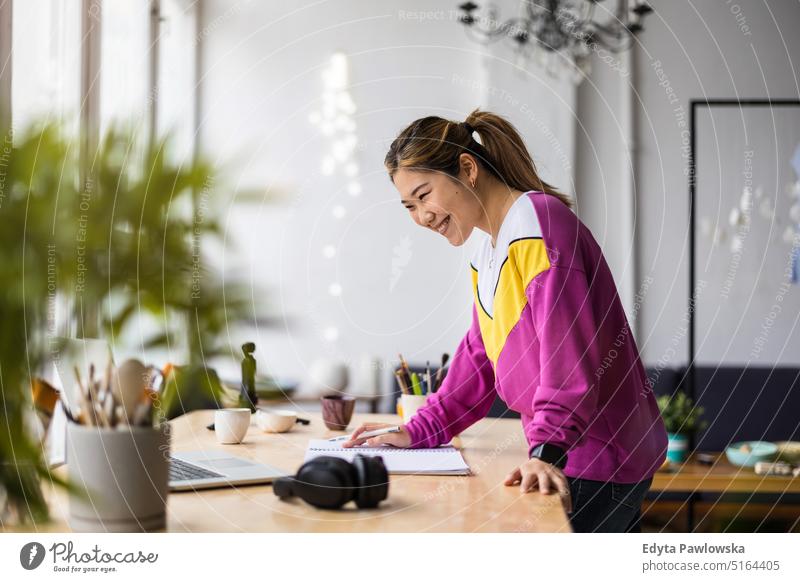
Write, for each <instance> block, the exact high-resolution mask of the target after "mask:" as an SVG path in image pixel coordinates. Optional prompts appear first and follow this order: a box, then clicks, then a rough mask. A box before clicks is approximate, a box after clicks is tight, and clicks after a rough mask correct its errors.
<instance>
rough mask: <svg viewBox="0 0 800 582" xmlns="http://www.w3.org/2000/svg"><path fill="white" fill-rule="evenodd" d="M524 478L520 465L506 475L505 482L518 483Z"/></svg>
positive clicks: (508, 483) (507, 483) (509, 483)
mask: <svg viewBox="0 0 800 582" xmlns="http://www.w3.org/2000/svg"><path fill="white" fill-rule="evenodd" d="M521 480H522V473H521V472H520V470H519V467H517V468H516V469H514V470H513V471H511V472H510V473H509V474H508V476H507V477H506V480H505V484H506V485H516V484H517V483H519V482H520V481H521Z"/></svg>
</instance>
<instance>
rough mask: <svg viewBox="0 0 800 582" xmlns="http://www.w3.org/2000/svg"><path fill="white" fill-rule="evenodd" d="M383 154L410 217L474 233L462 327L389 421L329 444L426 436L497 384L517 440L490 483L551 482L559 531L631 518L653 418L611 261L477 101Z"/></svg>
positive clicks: (417, 128)
mask: <svg viewBox="0 0 800 582" xmlns="http://www.w3.org/2000/svg"><path fill="white" fill-rule="evenodd" d="M476 136H477V138H478V139H477V140H476ZM478 140H479V141H478ZM385 164H386V168H387V170H388V172H389V176H390V178H391V180H392V182H393V183H394V185H395V187H396V188H397V190H398V191H399V192H400V196H401V200H402V202H403V204H404V206H405V207H406V208H407V209H408V211H409V213H410V215H411V218H412V219H413V220H414V221H415V222H416V223H417V224H418V225H419V226H422V227H424V228H430V229H432V230H434V231H436V232H437V233H439V234H441V235H442V236H443V237H445V238H446V239H447V241H448V242H449V243H450V244H452V245H455V246H458V245H461V244H463V243H464V241H465V240H466V239H467V238H468V237H469V236H470V234H471V233H472V231H473V229H477V230H478V232H479V233H480V236H482V240H481V244H480V247H479V249H478V250H477V252H476V253H475V255H474V256H473V257H472V261H471V265H470V267H471V273H472V288H473V295H474V299H475V301H474V305H473V308H472V325H471V327H470V328H469V331H467V334H466V335H465V336H464V338H463V339H462V340H461V342H460V344H459V346H458V348H457V350H456V351H455V354H454V357H453V360H452V363H451V365H450V368H449V372H448V374H447V375H446V377H445V379H444V381H443V382H442V385H441V388H440V389H439V390H438V391H437V392H436V393H435V394H432V395H431V396H430V397H429V398H428V401H427V404H426V406H425V407H423V408H422V409H420V410H419V412H418V413H417V414H416V415H415V416H414V417H413V418H412V419H411V420H410V421H409V422H408V423H407V424H405V425H404V426H402V427H401V432H399V433H394V434H386V435H382V436H378V437H373V438H370V439H365V438H363V437H360V436H359V435H360V434H361V433H362V432H364V431H365V430H371V429H374V428H378V427H380V426H385V425H382V424H365V425H363V426H361V427H359V428H358V429H357V430H356V431H355V432H354V433H353V435H352V437H351V438H350V440H348V441H347V443H346V444H345V446H348V447H350V446H357V445H360V444H362V443H364V442H366V443H367V444H368V445H377V444H382V443H386V444H390V445H394V446H398V447H435V446H438V445H441V444H443V443H447V442H449V441H450V439H451V438H452V437H453V436H455V435H457V434H459V433H460V432H461V431H463V430H464V429H466V428H467V427H469V426H470V425H471V424H473V423H474V422H476V421H477V420H479V419H481V418H483V417H484V416H485V415H486V414H487V413H488V412H489V408H490V407H491V405H492V402H493V401H494V399H495V395H499V396H500V397H501V398H502V399H503V400H504V401H505V403H506V404H507V405H508V407H509V408H510V409H512V410H515V411H517V412H519V413H520V416H521V418H522V427H523V430H524V432H525V436H526V438H527V441H528V443H529V445H530V448H529V458H528V459H527V460H523V461H521V463H520V465H519V466H518V467H516V468H514V469H513V470H512V471H511V472H510V474H509V475H508V477H507V478H506V481H505V484H506V485H516V484H519V486H520V488H521V490H522V491H523V492H527V491H531V490H533V489H534V488H537V487H538V489H539V490H540V491H541V492H542V493H545V494H547V493H549V492H550V491H551V490H552V489H554V490H555V491H556V492H558V493H559V494H560V495H561V496H562V499H563V501H564V505H565V508H566V510H567V511H568V513H569V516H570V522H571V525H572V527H573V529H574V530H575V531H637V530H638V519H639V508H640V506H641V503H642V500H643V498H644V495H645V493H646V492H647V490H648V488H649V487H650V483H651V481H652V476H653V473H654V472H655V471H656V469H658V467H659V466H660V465H661V463H662V461H663V460H664V456H665V452H666V446H667V437H666V432H665V430H664V425H663V423H662V421H661V416H660V415H659V412H658V407H657V405H656V402H655V398H654V396H653V394H652V392H651V390H650V389H649V387H648V382H647V378H646V376H645V373H644V368H643V366H642V363H641V360H640V359H639V353H638V350H637V347H636V344H635V342H634V338H633V336H632V334H631V330H630V328H629V326H628V321H627V318H626V316H625V312H624V310H623V308H622V304H621V303H620V300H619V296H618V294H617V289H616V286H615V284H614V280H613V278H612V276H611V272H610V271H609V268H608V265H607V264H606V261H605V259H604V258H603V254H602V252H601V250H600V248H599V246H598V245H597V243H596V241H595V240H594V238H593V237H592V235H591V233H590V232H589V230H588V229H587V228H586V226H585V225H584V224H583V223H581V221H580V220H578V218H577V216H576V215H575V214H574V213H573V212H572V211H571V203H570V200H569V199H568V198H567V197H566V196H565V195H563V194H561V193H559V192H557V191H556V190H555V189H554V188H553V187H552V186H550V185H549V184H547V183H546V182H544V181H543V180H542V179H541V178H539V175H538V174H537V172H536V168H535V166H534V163H533V161H532V159H531V156H530V154H529V153H528V152H527V150H526V148H525V144H524V143H523V141H522V138H521V137H520V135H519V133H518V132H517V131H516V130H515V129H514V127H513V126H512V125H511V124H510V123H509V122H508V121H506V120H505V119H503V118H501V117H499V116H497V115H495V114H492V113H488V112H483V111H477V110H476V111H474V112H472V114H470V115H469V117H468V118H467V120H466V121H465V122H462V123H458V122H454V121H448V120H446V119H442V118H439V117H425V118H423V119H419V120H417V121H415V122H414V123H412V124H411V125H410V126H408V127H407V128H406V129H405V130H403V132H402V133H401V134H400V135H399V136H398V137H397V139H396V140H395V141H394V142H393V143H392V145H391V147H390V148H389V152H388V154H387V155H386V161H385Z"/></svg>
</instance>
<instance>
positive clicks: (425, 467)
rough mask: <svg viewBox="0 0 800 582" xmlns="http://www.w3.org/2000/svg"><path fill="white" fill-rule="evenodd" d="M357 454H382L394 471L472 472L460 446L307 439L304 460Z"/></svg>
mask: <svg viewBox="0 0 800 582" xmlns="http://www.w3.org/2000/svg"><path fill="white" fill-rule="evenodd" d="M358 454H362V455H368V456H371V457H383V463H384V464H385V465H386V470H387V471H389V473H393V474H395V475H469V473H470V471H469V465H467V463H466V462H465V461H464V457H462V456H461V453H460V452H459V451H458V449H456V448H454V447H450V446H444V447H436V448H434V449H400V448H397V447H392V446H389V445H384V446H380V447H365V446H361V447H353V448H349V449H345V448H343V447H342V446H341V445H340V444H339V443H337V442H331V441H328V440H318V439H312V440H311V441H309V443H308V449H306V458H305V460H306V461H309V460H311V459H313V458H315V457H321V456H332V457H339V458H342V459H345V460H347V461H352V460H353V457H355V456H356V455H358Z"/></svg>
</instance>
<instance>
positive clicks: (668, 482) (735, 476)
mask: <svg viewBox="0 0 800 582" xmlns="http://www.w3.org/2000/svg"><path fill="white" fill-rule="evenodd" d="M650 492H651V493H688V494H689V495H688V498H687V500H686V521H687V523H686V527H687V531H693V530H694V528H695V503H696V502H697V496H698V494H700V493H720V494H721V493H746V494H753V493H758V494H761V493H767V494H774V495H775V494H777V495H780V494H785V493H800V478H798V477H792V476H780V475H756V473H755V471H754V470H753V468H752V467H738V466H736V465H732V464H731V463H730V462H729V461H728V459H727V457H725V454H724V453H718V454H717V455H716V460H715V461H714V464H713V465H701V464H700V463H698V462H697V461H695V460H694V455H692V456H690V457H689V459H688V460H687V461H686V462H685V463H680V464H677V463H676V464H673V465H672V466H671V467H670V468H668V469H666V470H660V471H658V472H657V473H656V474H655V475H654V476H653V484H652V485H651V486H650Z"/></svg>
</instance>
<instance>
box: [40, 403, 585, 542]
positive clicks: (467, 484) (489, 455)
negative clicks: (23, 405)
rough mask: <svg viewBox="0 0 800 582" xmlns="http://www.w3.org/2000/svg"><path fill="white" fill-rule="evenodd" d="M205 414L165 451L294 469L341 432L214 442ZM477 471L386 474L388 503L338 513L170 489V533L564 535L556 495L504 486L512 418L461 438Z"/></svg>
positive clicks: (512, 456) (252, 489)
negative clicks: (217, 452)
mask: <svg viewBox="0 0 800 582" xmlns="http://www.w3.org/2000/svg"><path fill="white" fill-rule="evenodd" d="M212 420H213V412H212V411H196V412H192V413H189V414H187V415H184V416H182V417H179V418H176V419H174V420H172V421H170V422H171V423H172V425H173V431H172V449H173V450H174V451H186V450H192V449H212V448H213V449H222V450H225V451H227V452H230V453H232V454H235V455H238V456H242V457H246V458H248V459H252V460H256V461H262V462H265V463H270V464H272V465H275V466H277V467H280V468H282V469H285V470H287V471H289V472H294V471H295V470H296V469H297V468H298V467H299V466H300V464H301V463H302V459H303V456H304V454H305V449H306V444H307V443H308V440H309V439H310V438H327V437H329V436H334V435H338V434H342V433H332V432H330V431H328V430H327V429H325V427H324V425H323V424H322V421H321V419H320V418H319V417H312V422H311V425H309V426H301V425H298V426H297V427H296V428H295V429H294V430H293V431H292V432H290V433H285V434H277V435H276V434H266V433H262V432H260V431H259V430H258V428H257V427H256V426H254V425H253V426H251V427H250V431H249V432H248V435H247V437H246V439H245V442H244V443H242V444H241V445H219V444H217V442H216V440H215V439H214V433H213V432H211V431H209V430H207V429H206V425H207V424H209V423H210V422H212ZM363 421H375V422H396V421H397V417H396V416H392V415H378V414H361V415H355V416H354V418H353V422H352V423H351V429H352V428H354V427H356V426H357V425H358V424H360V423H361V422H363ZM461 440H462V443H463V453H464V456H465V458H466V460H467V462H468V463H469V465H470V468H471V469H472V470H473V472H474V473H475V475H472V476H469V477H463V476H462V477H441V476H440V477H434V476H415V475H392V476H391V477H390V485H389V498H388V499H387V500H386V501H385V502H383V503H382V504H381V505H380V507H379V508H378V509H375V510H357V509H356V508H355V505H354V504H352V503H350V504H348V506H347V508H346V509H344V510H340V511H329V510H319V509H315V508H313V507H311V506H309V505H307V504H306V503H304V502H302V501H300V500H297V499H293V500H291V501H289V502H285V501H280V500H279V499H278V498H277V497H276V496H275V495H274V493H273V492H272V487H271V486H269V485H263V486H262V485H257V486H248V487H239V488H235V489H234V488H227V489H214V490H206V491H198V492H191V491H189V492H181V493H171V494H170V496H169V501H168V520H167V529H168V531H176V532H473V531H480V532H515V531H519V532H569V531H571V529H570V526H569V521H568V519H567V516H566V513H565V512H564V510H563V508H562V506H561V502H560V499H559V497H558V496H556V495H553V494H550V495H542V494H540V493H538V492H537V493H528V494H525V495H521V494H520V493H519V488H518V487H506V486H504V485H503V479H504V477H505V476H506V475H507V474H508V472H509V471H511V469H512V468H513V467H514V466H516V464H518V463H519V462H520V461H521V460H524V459H526V458H527V444H526V442H525V438H524V436H523V433H522V429H521V427H520V425H519V421H518V420H509V419H484V420H482V421H480V422H478V423H477V424H475V425H474V426H473V427H471V428H470V429H469V430H467V431H466V432H465V433H464V434H463V435H462V437H461ZM47 489H48V490H47V494H48V496H49V498H50V499H51V509H52V513H53V516H54V518H55V520H56V521H55V522H54V523H52V524H49V525H47V526H45V527H43V528H42V527H39V528H37V529H39V530H41V531H69V526H68V525H67V524H66V523H65V520H64V516H66V515H67V512H68V506H67V499H66V495H65V494H64V493H63V492H61V491H53V490H52V489H50V488H49V487H48V488H47Z"/></svg>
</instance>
